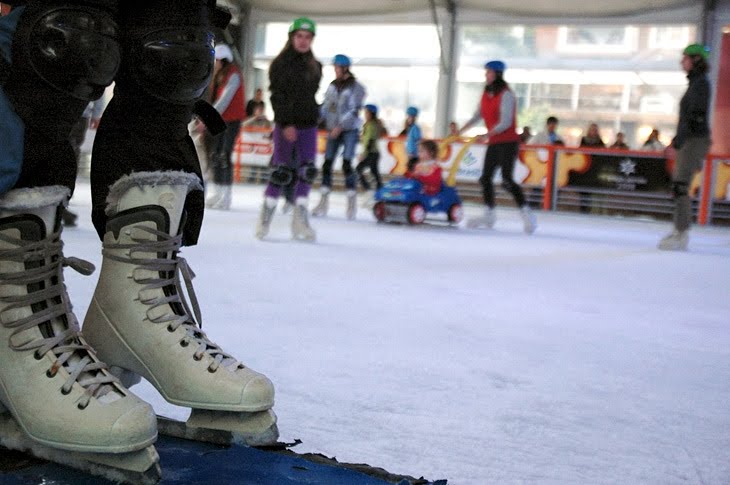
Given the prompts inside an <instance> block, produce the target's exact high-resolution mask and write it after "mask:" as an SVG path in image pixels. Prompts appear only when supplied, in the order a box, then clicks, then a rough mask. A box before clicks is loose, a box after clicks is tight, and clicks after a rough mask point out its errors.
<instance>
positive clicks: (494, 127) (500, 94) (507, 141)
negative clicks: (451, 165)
mask: <svg viewBox="0 0 730 485" xmlns="http://www.w3.org/2000/svg"><path fill="white" fill-rule="evenodd" d="M484 68H485V69H486V80H487V84H486V86H485V88H484V94H483V95H482V100H481V104H480V107H479V108H478V109H477V111H476V113H474V116H473V117H472V118H471V119H470V120H469V121H467V122H466V124H465V125H464V126H462V127H461V129H460V130H459V133H460V134H461V133H463V132H464V131H466V130H467V129H468V128H469V127H471V126H472V125H474V124H476V123H477V122H478V121H479V119H480V118H481V119H483V120H484V124H485V125H486V126H487V134H486V135H482V139H483V140H484V141H486V142H488V144H489V146H487V154H486V156H485V157H484V169H483V170H482V176H481V178H480V179H479V181H480V182H481V184H482V191H483V196H484V203H485V204H486V208H485V211H484V216H483V217H480V218H477V219H472V220H470V221H468V223H467V225H468V226H469V227H486V228H491V227H493V226H494V223H495V221H496V219H497V216H496V213H495V211H494V207H495V202H494V184H493V182H492V177H493V176H494V171H495V169H496V168H497V166H499V167H500V168H501V170H502V187H503V188H504V189H505V190H507V191H508V192H509V193H511V194H512V197H514V199H515V203H516V204H517V207H519V209H520V215H521V216H522V220H523V222H524V228H525V232H526V233H528V234H532V233H533V232H535V229H536V227H537V221H536V220H535V216H534V215H533V214H532V211H530V207H529V206H528V205H527V202H526V201H525V196H524V194H523V193H522V189H521V188H520V186H519V185H518V184H517V183H516V182H515V181H514V180H513V178H512V173H513V172H514V168H515V159H516V158H517V154H518V151H519V145H520V135H518V134H517V130H516V128H515V127H516V125H517V100H516V98H515V95H514V93H513V92H512V90H511V89H510V88H509V86H508V84H507V82H505V80H504V79H503V75H504V71H505V69H506V68H507V66H506V65H505V63H504V62H502V61H498V60H494V61H489V62H487V63H486V64H485V65H484Z"/></svg>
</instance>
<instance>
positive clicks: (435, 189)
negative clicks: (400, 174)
mask: <svg viewBox="0 0 730 485" xmlns="http://www.w3.org/2000/svg"><path fill="white" fill-rule="evenodd" d="M429 165H430V166H429ZM441 172H442V170H441V167H440V166H439V164H438V163H436V162H432V163H429V164H428V165H427V164H425V163H424V162H419V163H417V164H416V166H415V168H414V169H413V171H412V172H407V173H406V177H408V178H410V179H416V180H418V181H419V182H421V183H422V184H423V192H424V193H425V194H426V195H436V194H438V193H439V192H441V184H442V183H443V180H442V178H441Z"/></svg>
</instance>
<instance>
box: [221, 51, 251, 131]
mask: <svg viewBox="0 0 730 485" xmlns="http://www.w3.org/2000/svg"><path fill="white" fill-rule="evenodd" d="M225 69H226V72H225V74H224V75H223V80H222V82H221V83H220V84H218V85H217V86H216V87H215V88H216V89H215V99H216V100H217V99H219V98H220V97H221V95H222V94H223V90H224V89H225V88H226V84H228V80H229V79H231V76H233V75H234V74H237V75H238V77H239V78H240V79H241V84H240V85H239V86H238V89H237V90H236V94H234V95H233V98H232V99H231V102H230V103H228V107H227V108H226V109H225V110H224V111H223V113H221V116H222V117H223V121H226V122H229V121H243V120H245V119H246V106H245V103H244V95H243V75H242V74H241V72H240V71H239V70H238V68H236V66H235V65H234V64H229V65H228V66H227V67H226V68H225Z"/></svg>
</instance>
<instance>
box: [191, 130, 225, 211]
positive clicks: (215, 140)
mask: <svg viewBox="0 0 730 485" xmlns="http://www.w3.org/2000/svg"><path fill="white" fill-rule="evenodd" d="M224 135H225V132H224V133H219V134H218V135H215V136H212V137H211V138H212V146H211V152H210V157H209V163H208V167H209V169H210V180H209V181H208V183H207V184H206V187H205V189H206V192H207V193H206V198H205V205H206V207H210V208H211V209H217V208H220V204H221V201H222V199H223V179H224V178H225V174H224V173H223V171H224V168H223V164H224V163H225V155H223V154H222V152H223V144H224ZM196 153H197V152H196ZM201 173H202V170H201Z"/></svg>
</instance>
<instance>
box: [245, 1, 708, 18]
mask: <svg viewBox="0 0 730 485" xmlns="http://www.w3.org/2000/svg"><path fill="white" fill-rule="evenodd" d="M240 3H248V4H249V5H251V7H253V8H254V9H261V10H268V11H276V12H281V13H284V12H287V13H292V14H300V15H309V16H319V15H373V14H388V13H402V12H410V11H416V10H423V9H425V8H429V7H431V5H432V2H431V1H429V0H368V1H363V0H339V1H333V0H309V1H302V0H251V1H248V2H245V1H244V2H240ZM433 3H435V5H436V6H440V7H446V6H447V4H453V5H454V6H456V7H457V8H458V9H460V10H465V9H474V10H487V11H490V12H494V13H500V14H504V15H515V16H523V17H572V18H575V17H607V16H623V15H636V14H641V13H645V12H656V11H657V10H664V9H672V8H680V7H692V6H696V5H697V4H698V3H700V0H608V1H600V2H599V1H592V2H591V1H586V0H560V1H557V0H524V1H520V0H456V1H453V2H447V1H443V0H440V1H439V0H436V1H435V2H433Z"/></svg>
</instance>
